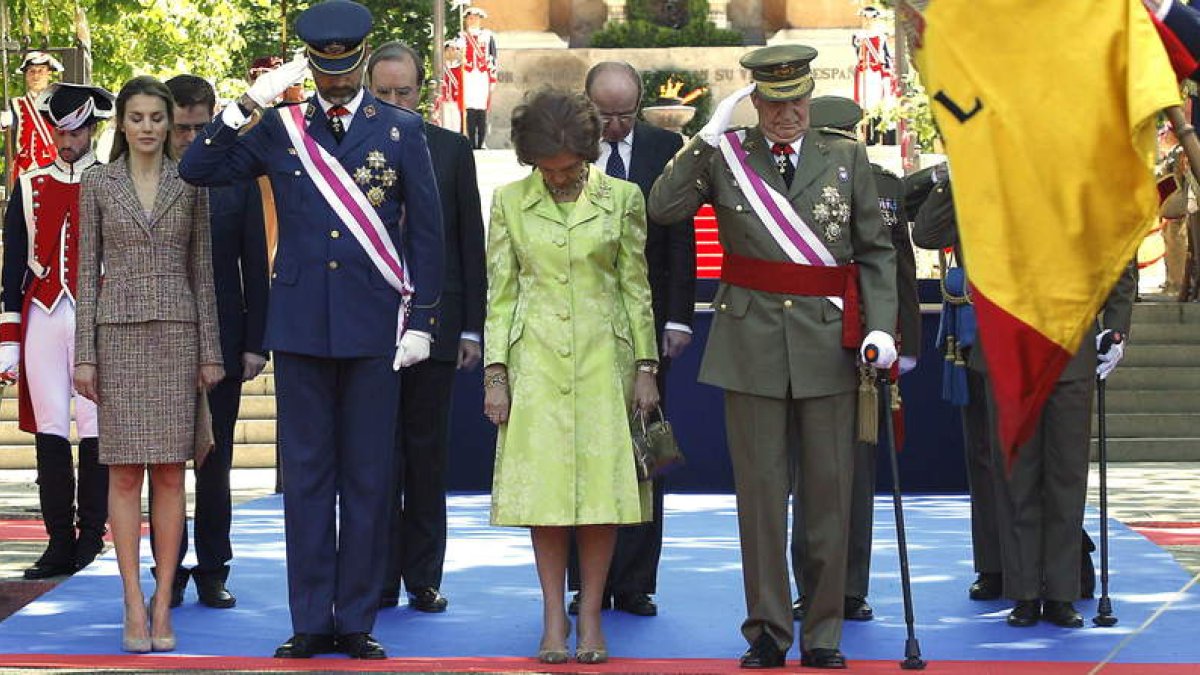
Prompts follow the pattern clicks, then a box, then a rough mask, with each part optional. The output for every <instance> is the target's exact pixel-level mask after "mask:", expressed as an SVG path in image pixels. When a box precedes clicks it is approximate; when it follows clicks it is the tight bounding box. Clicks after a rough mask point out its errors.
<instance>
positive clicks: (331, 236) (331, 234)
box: [329, 230, 342, 239]
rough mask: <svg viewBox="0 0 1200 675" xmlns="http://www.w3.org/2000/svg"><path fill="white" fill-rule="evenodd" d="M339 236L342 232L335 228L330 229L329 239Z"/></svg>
mask: <svg viewBox="0 0 1200 675" xmlns="http://www.w3.org/2000/svg"><path fill="white" fill-rule="evenodd" d="M340 236H342V233H341V232H338V231H337V230H330V231H329V238H330V239H337V238H338V237H340Z"/></svg>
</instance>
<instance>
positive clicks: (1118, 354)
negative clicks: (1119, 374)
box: [1096, 328, 1125, 380]
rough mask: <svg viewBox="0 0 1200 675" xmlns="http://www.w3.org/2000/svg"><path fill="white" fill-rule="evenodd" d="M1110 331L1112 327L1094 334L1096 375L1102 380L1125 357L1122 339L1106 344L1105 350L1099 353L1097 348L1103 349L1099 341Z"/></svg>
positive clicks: (1106, 377) (1105, 378)
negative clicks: (1106, 349) (1106, 348)
mask: <svg viewBox="0 0 1200 675" xmlns="http://www.w3.org/2000/svg"><path fill="white" fill-rule="evenodd" d="M1111 332H1112V329H1111V328H1110V329H1108V330H1105V331H1103V332H1101V333H1100V334H1099V335H1097V336H1096V361H1097V363H1096V375H1097V376H1098V377H1099V378H1100V379H1102V380H1107V379H1108V376H1109V375H1111V374H1112V371H1114V370H1116V369H1117V364H1118V363H1120V362H1121V359H1122V358H1124V357H1125V341H1124V340H1122V341H1121V342H1113V343H1112V344H1110V345H1109V346H1108V351H1107V352H1104V353H1100V351H1099V350H1100V349H1103V347H1102V346H1101V344H1100V343H1101V342H1103V341H1104V336H1105V335H1108V334H1109V333H1111Z"/></svg>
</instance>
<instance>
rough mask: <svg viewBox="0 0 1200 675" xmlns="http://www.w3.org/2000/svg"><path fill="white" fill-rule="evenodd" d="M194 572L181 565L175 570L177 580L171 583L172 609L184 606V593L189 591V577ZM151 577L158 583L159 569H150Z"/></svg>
mask: <svg viewBox="0 0 1200 675" xmlns="http://www.w3.org/2000/svg"><path fill="white" fill-rule="evenodd" d="M191 574H192V571H191V570H189V569H188V568H186V567H184V566H183V565H180V566H179V567H177V568H175V579H174V580H173V581H172V582H171V609H175V608H176V607H178V606H180V605H182V604H183V592H184V591H186V590H187V582H188V577H189V576H191ZM150 576H151V577H153V578H154V579H155V580H156V581H157V580H158V568H157V567H151V568H150Z"/></svg>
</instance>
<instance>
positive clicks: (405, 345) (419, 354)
mask: <svg viewBox="0 0 1200 675" xmlns="http://www.w3.org/2000/svg"><path fill="white" fill-rule="evenodd" d="M432 343H433V336H432V335H430V334H429V333H426V332H425V331H420V330H406V331H404V335H402V336H401V337H400V344H399V345H396V358H395V360H393V361H392V370H400V369H401V368H407V367H409V366H412V365H416V364H418V363H420V362H422V361H424V360H425V359H427V358H429V346H430V345H431V344H432Z"/></svg>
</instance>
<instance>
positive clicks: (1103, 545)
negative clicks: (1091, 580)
mask: <svg viewBox="0 0 1200 675" xmlns="http://www.w3.org/2000/svg"><path fill="white" fill-rule="evenodd" d="M1124 339H1125V338H1124V336H1123V335H1121V334H1120V333H1118V332H1116V331H1113V332H1111V333H1108V334H1107V335H1105V336H1104V337H1103V338H1101V339H1100V348H1099V349H1098V350H1097V351H1099V352H1100V353H1101V354H1107V353H1108V350H1109V348H1110V347H1112V346H1113V345H1115V344H1120V343H1121V341H1122V340H1124ZM1096 414H1097V416H1099V418H1100V438H1099V439H1098V445H1099V446H1100V447H1099V450H1100V602H1099V603H1098V604H1097V606H1096V616H1094V617H1092V623H1094V624H1096V625H1097V626H1100V627H1102V628H1109V627H1111V626H1115V625H1117V617H1116V615H1115V614H1113V610H1112V600H1110V599H1109V597H1108V429H1107V428H1106V426H1105V423H1104V422H1105V419H1104V417H1105V416H1104V380H1103V379H1101V378H1100V376H1099V375H1097V376H1096Z"/></svg>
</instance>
